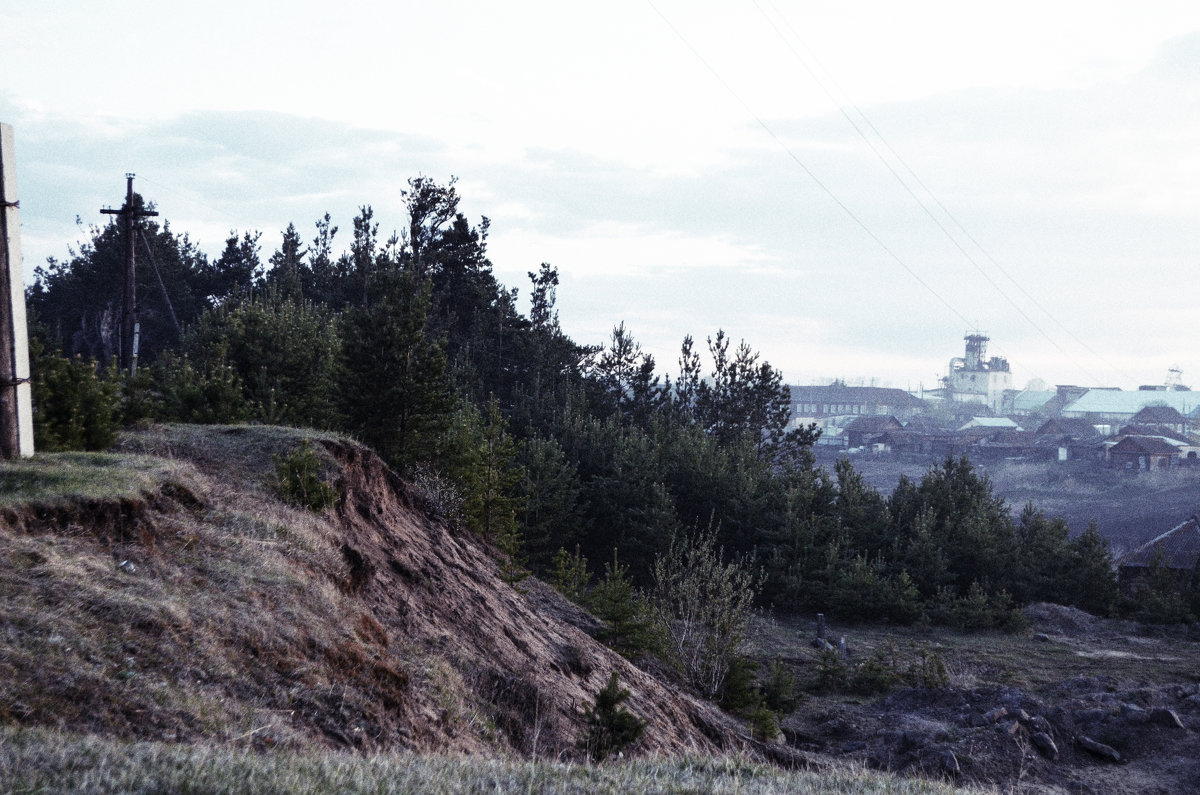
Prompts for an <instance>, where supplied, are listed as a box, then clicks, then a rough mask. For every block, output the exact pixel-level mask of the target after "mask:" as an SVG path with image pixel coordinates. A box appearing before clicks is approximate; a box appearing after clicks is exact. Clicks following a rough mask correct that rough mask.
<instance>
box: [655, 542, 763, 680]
mask: <svg viewBox="0 0 1200 795" xmlns="http://www.w3.org/2000/svg"><path fill="white" fill-rule="evenodd" d="M759 584H760V578H759V577H758V576H756V575H755V574H753V573H751V572H750V571H748V570H747V569H746V568H745V567H744V565H743V563H742V561H741V560H733V561H730V562H728V563H726V562H725V561H724V560H723V559H722V550H720V549H718V548H717V546H716V533H715V532H714V531H713V530H711V529H710V530H708V531H706V532H702V533H698V534H696V535H693V536H684V537H675V538H672V539H671V542H670V545H669V546H668V548H667V551H666V552H665V553H664V554H662V555H659V556H658V558H657V559H656V560H655V561H654V596H653V600H654V606H655V610H656V611H657V612H658V614H659V616H660V617H661V618H662V621H663V624H664V626H665V627H666V628H667V632H668V635H669V640H670V643H671V649H670V651H671V654H672V655H673V656H674V657H675V659H676V661H677V662H678V663H679V665H680V667H681V668H682V670H683V672H684V675H685V676H687V678H688V681H689V682H691V683H692V685H693V686H695V687H696V688H697V689H698V690H699V691H700V692H701V693H703V694H704V695H705V696H706V697H708V698H712V697H713V696H715V695H716V694H718V693H720V692H721V688H722V685H723V684H724V681H725V677H726V675H727V674H728V673H729V669H730V666H731V665H732V664H733V661H734V660H735V659H736V658H737V657H738V656H739V654H740V653H741V649H742V646H743V645H744V643H745V639H746V626H747V623H748V622H749V620H750V615H751V610H752V605H753V603H754V597H755V596H756V594H757V592H758V589H759Z"/></svg>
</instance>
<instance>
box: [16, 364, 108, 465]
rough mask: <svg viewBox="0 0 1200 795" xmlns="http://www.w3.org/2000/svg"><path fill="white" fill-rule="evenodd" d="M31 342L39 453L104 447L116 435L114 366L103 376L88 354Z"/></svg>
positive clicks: (34, 419) (35, 430)
mask: <svg viewBox="0 0 1200 795" xmlns="http://www.w3.org/2000/svg"><path fill="white" fill-rule="evenodd" d="M32 347H33V351H32V353H33V379H32V393H33V436H34V446H35V447H36V448H37V449H38V450H41V451H43V452H53V451H56V450H103V449H105V448H106V447H108V446H109V445H111V444H112V443H113V440H115V439H116V436H117V425H118V417H119V415H120V409H121V387H120V376H119V375H117V374H116V369H115V367H110V368H109V373H108V374H107V375H103V376H102V375H101V374H100V373H99V371H98V368H97V364H96V362H95V361H93V360H91V359H83V358H82V357H79V356H76V357H74V358H73V359H68V358H66V357H64V356H60V355H58V354H57V353H48V352H46V351H45V349H44V348H42V347H41V345H40V344H37V343H36V342H35V343H34V345H33V346H32Z"/></svg>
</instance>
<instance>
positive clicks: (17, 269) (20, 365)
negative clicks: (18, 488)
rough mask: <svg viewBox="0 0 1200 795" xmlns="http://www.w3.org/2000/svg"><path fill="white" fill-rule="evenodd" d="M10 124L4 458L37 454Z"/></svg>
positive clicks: (4, 218) (0, 338)
mask: <svg viewBox="0 0 1200 795" xmlns="http://www.w3.org/2000/svg"><path fill="white" fill-rule="evenodd" d="M19 206H20V202H19V201H18V200H17V163H16V155H15V147H14V146H13V128H12V125H9V124H3V123H0V458H6V459H8V458H16V457H18V456H31V455H33V404H32V401H31V399H30V392H31V390H30V386H29V333H28V328H27V327H26V325H25V273H24V269H23V268H22V266H21V223H20V219H19V218H18V216H17V208H18V207H19Z"/></svg>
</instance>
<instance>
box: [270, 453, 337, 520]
mask: <svg viewBox="0 0 1200 795" xmlns="http://www.w3.org/2000/svg"><path fill="white" fill-rule="evenodd" d="M320 471H321V462H320V460H319V459H318V458H317V454H316V452H315V451H314V450H313V449H312V445H311V444H309V441H308V440H307V439H305V440H304V443H303V444H301V445H300V446H299V447H297V448H296V449H295V450H293V451H292V452H290V453H288V454H287V455H285V456H275V473H276V477H277V483H276V489H277V490H278V492H279V494H280V496H282V497H283V498H284V499H285V500H287V501H288V502H290V503H292V504H293V505H299V506H300V507H301V508H307V509H308V510H310V511H316V512H320V511H323V510H325V509H326V508H328V507H329V506H331V505H333V504H334V503H335V502H337V497H338V495H337V491H336V490H335V489H334V488H333V487H332V486H330V485H329V484H328V483H325V482H324V481H322V480H321V477H320Z"/></svg>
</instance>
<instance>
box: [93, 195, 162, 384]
mask: <svg viewBox="0 0 1200 795" xmlns="http://www.w3.org/2000/svg"><path fill="white" fill-rule="evenodd" d="M125 180H126V182H125V204H124V205H122V206H121V209H119V210H111V209H107V208H106V209H102V210H101V211H100V212H102V213H104V214H105V215H118V216H120V217H121V223H122V225H123V226H124V227H125V292H124V294H123V297H122V299H121V349H120V351H119V356H118V359H119V363H120V366H121V370H122V371H124V372H127V373H129V374H130V375H133V374H134V373H135V372H136V371H137V349H138V333H139V331H140V328H139V325H138V306H137V245H136V243H137V230H138V226H137V222H138V221H139V220H141V219H142V218H146V217H149V216H152V215H158V213H156V212H154V211H153V210H139V209H137V208H136V207H134V206H133V174H126V175H125Z"/></svg>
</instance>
